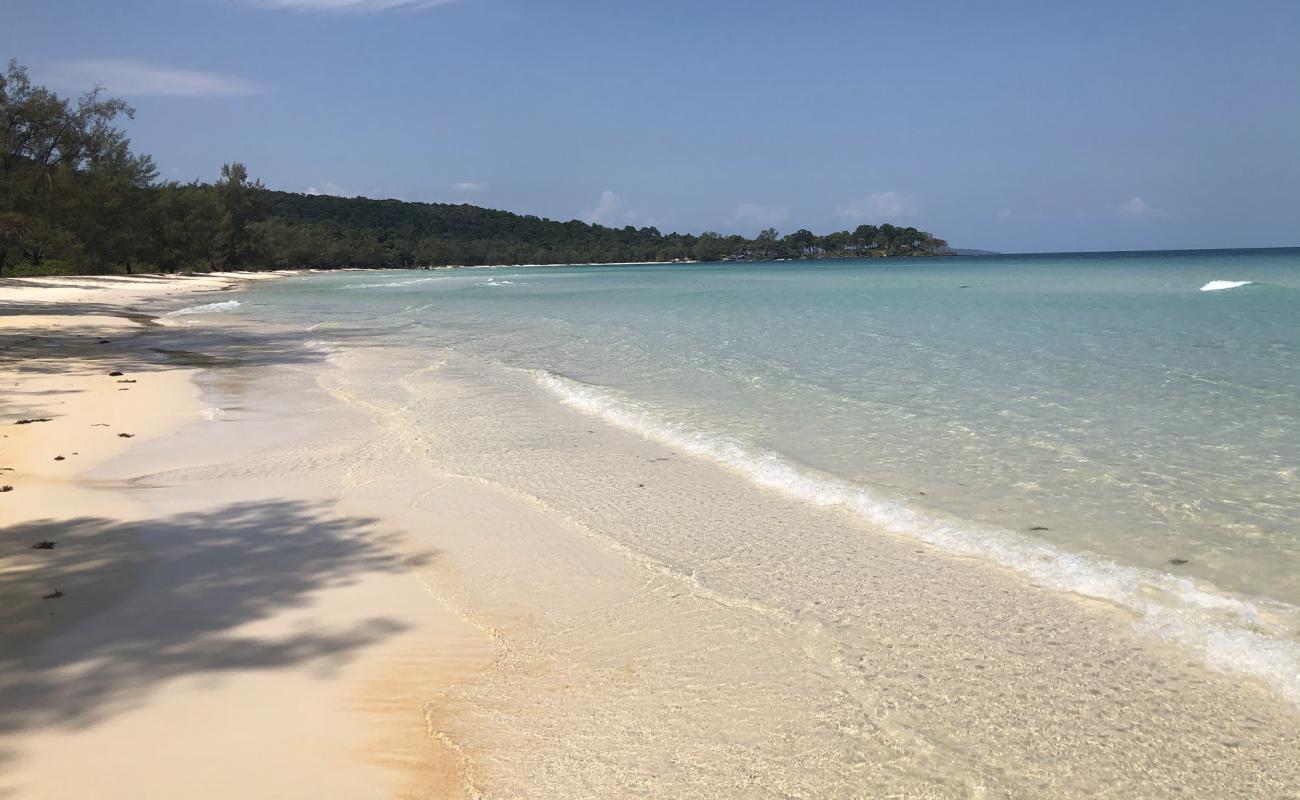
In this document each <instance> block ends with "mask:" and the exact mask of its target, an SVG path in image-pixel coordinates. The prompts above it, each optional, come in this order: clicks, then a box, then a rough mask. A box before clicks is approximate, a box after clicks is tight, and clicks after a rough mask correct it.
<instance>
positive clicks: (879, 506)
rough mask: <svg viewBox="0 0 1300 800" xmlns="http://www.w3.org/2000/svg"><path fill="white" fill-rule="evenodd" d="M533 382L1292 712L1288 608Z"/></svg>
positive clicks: (1298, 691)
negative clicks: (1056, 602) (1151, 643)
mask: <svg viewBox="0 0 1300 800" xmlns="http://www.w3.org/2000/svg"><path fill="white" fill-rule="evenodd" d="M533 377H534V380H535V381H536V382H537V383H538V384H539V385H540V386H541V387H542V388H543V389H545V390H547V391H548V392H550V393H551V394H552V395H554V396H556V397H557V398H559V400H561V401H562V402H563V403H565V404H566V405H568V406H571V407H573V408H575V409H578V410H579V411H582V412H584V413H587V414H591V415H593V416H597V417H600V418H602V419H604V420H606V421H607V422H609V423H612V424H614V425H616V426H618V427H620V428H623V429H625V430H628V431H631V432H633V433H636V434H638V435H640V436H643V437H645V438H648V439H652V440H655V441H658V442H660V443H661V444H665V445H668V446H670V447H672V448H674V449H677V450H680V451H683V452H686V453H690V454H692V455H695V456H698V457H701V458H706V459H709V460H712V461H714V462H716V463H718V464H721V465H723V466H726V467H728V468H730V469H733V470H735V471H736V472H739V473H740V474H742V475H744V476H745V477H746V478H748V479H749V480H750V481H751V482H752V483H754V484H756V485H758V486H760V487H763V488H765V489H770V490H774V491H778V492H781V493H783V494H785V495H787V496H790V497H794V498H797V499H800V500H803V501H805V502H808V503H811V504H813V505H817V506H832V507H840V508H843V509H845V510H847V511H849V512H851V513H853V514H855V515H857V516H858V517H859V518H861V519H863V520H864V521H866V522H868V523H870V524H871V525H873V526H876V527H878V528H882V529H884V530H886V531H888V532H890V533H893V534H897V535H902V536H907V537H910V538H912V539H915V540H918V541H922V542H925V543H926V544H929V545H931V546H933V547H935V548H936V549H938V550H941V551H943V552H946V553H950V554H953V555H958V556H967V557H978V558H982V559H986V560H988V561H992V562H994V563H997V564H1000V565H1002V566H1004V567H1009V568H1011V569H1014V570H1016V571H1017V572H1019V573H1021V574H1022V575H1024V576H1025V577H1027V578H1028V579H1029V580H1030V581H1032V582H1033V583H1035V584H1036V585H1038V586H1042V587H1044V588H1048V589H1053V590H1058V591H1067V592H1074V593H1077V594H1080V595H1084V596H1086V597H1092V598H1097V599H1100V600H1105V601H1108V602H1111V603H1114V604H1117V605H1120V606H1123V607H1125V608H1127V609H1129V610H1130V611H1132V612H1134V613H1135V614H1136V615H1137V622H1136V623H1135V624H1136V626H1137V627H1138V628H1139V629H1140V630H1143V631H1146V632H1148V633H1151V634H1154V635H1157V636H1159V637H1161V638H1163V639H1165V640H1168V641H1171V642H1176V643H1178V644H1181V645H1183V646H1185V647H1188V648H1190V649H1192V650H1193V651H1195V652H1196V653H1198V654H1199V656H1200V657H1201V658H1202V660H1203V661H1204V662H1205V663H1206V665H1207V666H1209V667H1211V668H1213V669H1216V670H1219V671H1222V672H1231V673H1238V674H1245V675H1250V676H1253V677H1256V678H1259V679H1262V680H1264V681H1265V682H1267V683H1268V684H1269V685H1270V686H1272V687H1273V689H1274V690H1275V691H1277V692H1278V693H1279V694H1280V695H1282V696H1283V697H1285V698H1286V699H1287V700H1289V701H1290V702H1292V703H1295V704H1297V705H1300V643H1297V642H1294V641H1291V640H1289V639H1287V638H1285V637H1286V636H1287V634H1288V631H1287V629H1286V626H1285V625H1282V624H1279V623H1277V622H1275V621H1274V620H1275V619H1277V618H1287V617H1292V615H1294V614H1295V613H1296V612H1297V611H1298V610H1297V609H1293V608H1291V607H1290V606H1286V605H1284V604H1281V603H1276V602H1274V601H1268V600H1255V599H1251V598H1246V597H1240V596H1234V595H1229V594H1226V593H1222V592H1219V591H1216V590H1214V589H1213V588H1212V587H1205V586H1202V585H1198V584H1197V583H1195V582H1193V581H1192V580H1191V579H1188V578H1185V577H1178V576H1174V575H1170V574H1167V573H1163V572H1159V571H1156V570H1151V569H1145V568H1141V567H1133V566H1128V565H1124V564H1119V563H1117V562H1114V561H1111V560H1109V559H1105V558H1101V557H1097V556H1091V555H1084V554H1079V553H1071V552H1068V551H1065V550H1062V549H1059V548H1057V547H1054V546H1052V545H1050V544H1047V543H1045V542H1042V541H1040V540H1037V539H1033V538H1031V537H1029V536H1026V535H1024V534H1021V533H1018V532H1016V531H1012V530H1007V529H999V528H994V527H991V526H983V525H980V524H978V523H974V522H971V521H967V520H960V519H956V518H951V517H945V516H942V515H939V514H937V513H934V512H930V511H926V510H922V509H918V508H914V507H912V506H909V505H908V504H907V503H906V502H904V501H902V500H898V499H893V498H889V497H884V496H878V495H877V494H876V492H875V490H873V489H870V488H868V487H865V486H861V485H857V484H854V483H851V482H848V481H845V480H843V479H840V478H837V477H835V476H833V475H829V474H826V473H822V472H819V471H817V470H813V469H811V468H808V467H805V466H803V465H800V464H798V463H797V462H794V461H792V460H790V459H787V458H786V457H784V456H782V455H780V454H779V453H775V452H771V451H765V450H761V449H754V448H750V447H748V446H747V445H745V444H743V443H741V442H738V441H735V440H732V439H728V438H726V437H721V436H716V435H713V434H710V433H708V432H705V431H700V430H694V429H692V428H691V427H689V426H687V425H682V424H679V423H676V422H671V421H668V420H666V419H664V418H662V417H660V416H659V415H657V414H656V413H654V412H652V411H650V410H649V409H647V408H645V407H643V406H641V405H640V404H638V403H636V402H635V401H633V400H631V399H628V398H625V397H622V396H619V395H617V394H616V393H614V392H612V391H610V390H607V389H604V388H601V387H597V386H591V385H588V384H583V383H579V382H577V381H573V380H570V379H568V378H564V377H562V376H559V375H556V374H553V373H550V372H545V371H536V372H534V374H533ZM1261 607H1264V609H1265V610H1264V611H1261ZM1270 612H1272V613H1270Z"/></svg>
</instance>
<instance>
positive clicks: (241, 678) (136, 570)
mask: <svg viewBox="0 0 1300 800" xmlns="http://www.w3.org/2000/svg"><path fill="white" fill-rule="evenodd" d="M264 277H271V276H268V275H255V276H254V275H241V274H218V275H211V276H202V277H179V278H159V277H150V276H140V277H122V278H41V279H29V280H22V279H18V280H7V281H4V282H0V385H3V386H5V387H6V391H5V392H4V394H3V405H0V431H2V432H3V438H2V439H0V468H2V469H3V471H2V472H0V485H3V486H4V487H6V491H5V492H4V493H3V494H0V643H2V644H0V797H6V798H10V797H12V798H68V797H102V798H114V797H122V798H128V797H129V798H140V797H198V798H202V797H212V798H218V797H220V798H228V797H304V798H305V797H313V798H318V797H394V796H400V797H455V796H461V795H462V787H463V785H464V780H463V776H462V774H461V772H462V770H463V765H462V764H461V762H460V759H459V757H458V756H457V754H456V753H454V752H452V751H451V750H449V749H447V748H446V747H445V746H444V745H443V744H442V743H441V742H440V741H439V740H438V739H437V738H436V737H435V736H431V735H430V733H429V730H428V722H427V720H426V717H425V711H424V706H425V704H426V703H427V702H428V701H429V700H430V698H435V697H436V696H437V695H438V693H439V692H440V691H442V690H443V689H444V688H445V686H447V685H449V684H450V683H451V682H452V681H453V680H454V679H455V678H456V677H457V676H458V675H460V674H461V673H463V672H465V671H471V670H473V669H476V668H478V666H480V665H481V664H482V663H483V662H484V661H485V660H486V659H488V658H490V655H491V650H490V646H489V644H488V640H487V639H486V637H484V636H483V635H482V633H481V632H480V631H478V630H477V629H474V628H473V627H471V626H469V625H467V624H465V623H464V622H462V621H461V620H459V619H458V618H456V617H455V616H454V615H452V614H451V613H450V612H448V611H447V610H446V609H445V608H444V607H443V606H441V605H440V604H439V603H438V602H437V601H435V600H434V599H433V598H432V597H431V596H430V595H429V593H428V592H427V591H426V589H425V587H424V584H423V583H422V582H421V580H420V570H421V567H422V565H424V564H425V563H427V561H428V560H429V554H427V553H422V552H420V551H419V550H418V549H417V548H415V547H414V546H413V545H411V544H410V543H409V542H407V541H406V540H405V539H404V537H403V534H402V532H401V531H398V530H395V529H392V528H391V526H388V527H386V526H384V525H383V524H381V523H379V522H378V521H376V520H375V519H372V518H359V517H344V516H341V515H339V514H338V512H337V511H336V509H335V507H334V502H333V498H332V491H333V489H334V488H335V487H332V486H331V485H330V483H329V481H328V480H323V479H322V478H321V476H320V474H319V473H315V474H313V472H312V471H310V470H308V471H306V472H304V471H303V470H301V469H294V467H293V465H290V464H286V465H285V466H284V468H282V469H277V470H275V472H276V474H277V475H279V476H280V477H279V479H278V480H267V479H266V478H265V477H261V478H257V479H253V478H249V477H241V475H240V474H239V473H240V469H239V468H238V465H239V464H241V463H243V462H245V461H247V460H250V459H257V458H259V457H265V454H266V453H267V452H268V451H270V450H274V449H275V448H277V447H278V448H281V450H284V449H285V448H290V449H291V448H292V443H293V442H294V441H296V440H304V439H307V438H318V437H319V433H318V432H315V431H314V430H313V429H311V428H310V425H309V424H307V423H304V422H303V421H302V420H301V419H299V420H296V421H295V420H294V419H289V418H277V416H276V413H275V412H276V411H281V412H282V411H284V409H283V408H281V409H265V410H266V411H267V412H268V413H266V414H261V415H259V414H257V413H252V412H249V411H247V410H245V411H244V412H241V411H240V410H239V408H238V404H237V403H233V402H232V403H227V406H228V407H230V408H231V410H227V411H222V410H219V409H215V408H212V407H209V406H207V405H206V404H205V403H206V401H205V396H204V395H205V393H204V391H203V390H201V388H200V387H199V386H198V385H196V383H195V380H194V379H195V377H196V375H197V374H198V368H199V367H200V366H208V367H211V366H212V364H213V363H216V362H217V361H218V360H224V362H226V363H230V364H237V363H238V361H239V359H240V358H241V357H243V356H245V355H246V354H247V353H250V352H258V353H261V354H262V356H261V357H260V360H259V359H253V360H254V361H256V362H257V364H256V366H258V367H261V366H265V361H266V360H267V359H268V358H273V357H275V356H267V355H266V354H267V353H269V352H271V350H268V348H267V347H265V346H264V345H265V343H264V342H260V341H254V340H252V339H243V340H230V339H227V340H223V339H220V338H217V339H209V340H206V341H205V342H203V343H200V344H197V345H196V344H195V343H194V337H195V335H196V334H195V333H194V332H193V331H192V330H190V329H189V328H188V327H183V326H178V327H171V328H168V327H163V326H159V325H156V324H154V323H153V322H152V321H151V320H150V316H151V315H154V314H159V313H163V312H166V311H168V310H170V309H172V308H174V307H179V306H188V305H193V304H196V303H207V302H215V301H219V300H223V299H226V298H227V297H229V295H215V294H212V293H215V292H224V291H231V290H237V289H239V288H240V286H241V285H243V284H244V283H245V282H246V281H248V280H253V279H259V278H264ZM204 348H206V349H204ZM213 348H218V349H221V353H220V354H218V355H214V354H213V352H212V350H213ZM279 355H280V357H282V358H284V359H285V361H286V362H289V361H291V360H292V359H291V358H290V355H293V357H294V358H300V356H297V355H294V354H293V353H292V352H291V351H290V350H288V349H287V348H286V350H285V351H284V352H283V353H281V354H279ZM115 373H121V374H115ZM238 373H239V369H237V368H236V369H232V370H230V371H228V372H226V373H223V374H222V377H220V378H219V379H218V384H217V389H218V390H219V391H222V392H229V391H235V392H238V391H239V385H240V381H241V380H246V379H248V378H249V377H250V376H249V375H244V374H238ZM286 402H288V403H290V404H292V403H295V402H296V403H299V404H310V403H311V402H312V399H311V397H310V395H309V394H308V395H300V396H298V397H296V398H294V399H287V400H286ZM290 410H292V408H291V409H290ZM288 416H289V417H292V416H293V415H288ZM9 487H11V488H9ZM42 543H44V544H42ZM45 548H49V549H45Z"/></svg>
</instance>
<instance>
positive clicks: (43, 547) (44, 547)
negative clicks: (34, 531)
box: [32, 541, 56, 550]
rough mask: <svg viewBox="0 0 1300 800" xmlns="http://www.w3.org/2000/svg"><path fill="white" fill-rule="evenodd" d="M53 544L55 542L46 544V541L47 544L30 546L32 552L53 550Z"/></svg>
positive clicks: (38, 543) (39, 543) (40, 543)
mask: <svg viewBox="0 0 1300 800" xmlns="http://www.w3.org/2000/svg"><path fill="white" fill-rule="evenodd" d="M55 544H56V543H55V542H48V541H47V542H37V543H36V544H34V545H32V549H33V550H53V549H54V545H55Z"/></svg>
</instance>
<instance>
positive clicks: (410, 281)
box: [339, 278, 439, 289]
mask: <svg viewBox="0 0 1300 800" xmlns="http://www.w3.org/2000/svg"><path fill="white" fill-rule="evenodd" d="M436 280H439V279H438V278H409V279H407V280H401V281H385V282H383V283H349V284H348V285H346V286H341V287H339V288H341V289H388V288H392V287H394V286H414V285H416V284H417V283H428V282H429V281H436Z"/></svg>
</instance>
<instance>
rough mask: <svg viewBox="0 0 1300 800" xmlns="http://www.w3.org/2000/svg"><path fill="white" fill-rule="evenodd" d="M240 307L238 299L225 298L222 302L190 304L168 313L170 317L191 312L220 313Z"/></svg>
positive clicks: (186, 314) (182, 315) (181, 315)
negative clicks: (199, 304)
mask: <svg viewBox="0 0 1300 800" xmlns="http://www.w3.org/2000/svg"><path fill="white" fill-rule="evenodd" d="M236 308H239V301H238V300H223V301H222V302H220V303H205V304H203V305H201V306H188V307H186V308H179V309H177V310H175V311H172V312H170V313H168V314H167V316H169V317H184V316H188V315H190V314H220V313H222V312H225V311H234V310H235V309H236Z"/></svg>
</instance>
